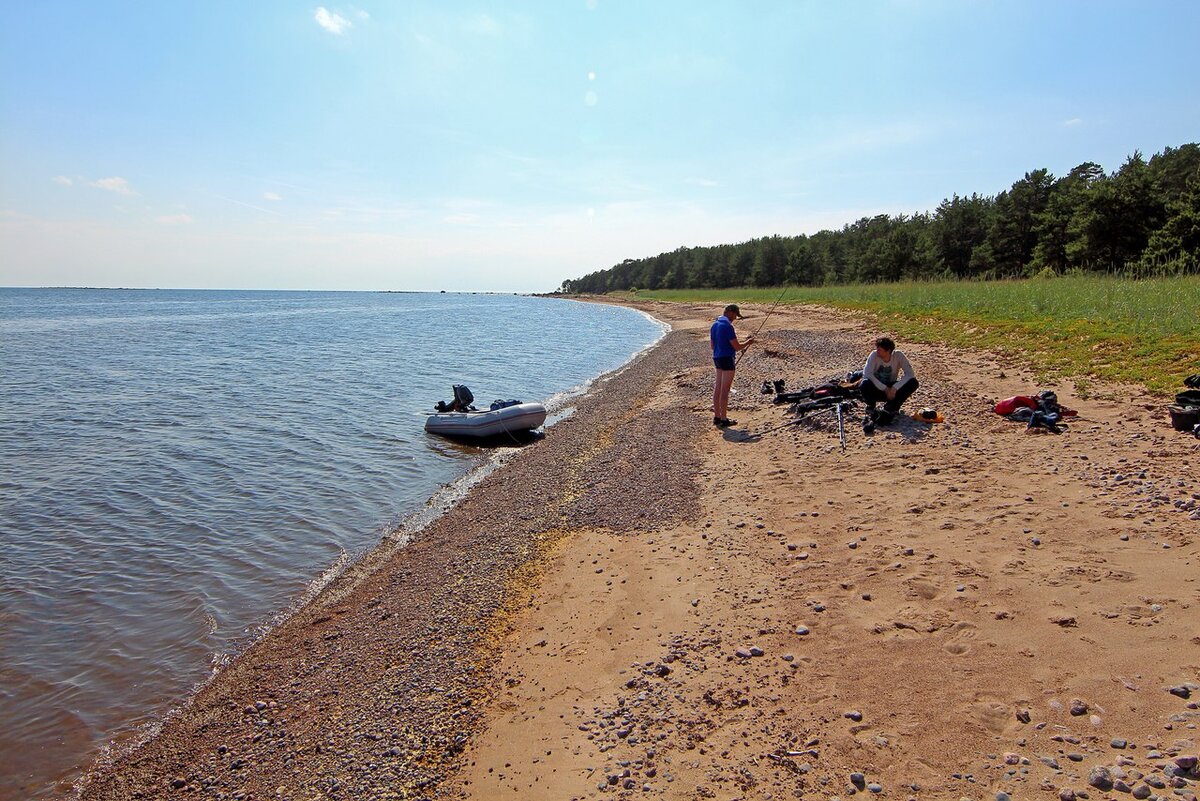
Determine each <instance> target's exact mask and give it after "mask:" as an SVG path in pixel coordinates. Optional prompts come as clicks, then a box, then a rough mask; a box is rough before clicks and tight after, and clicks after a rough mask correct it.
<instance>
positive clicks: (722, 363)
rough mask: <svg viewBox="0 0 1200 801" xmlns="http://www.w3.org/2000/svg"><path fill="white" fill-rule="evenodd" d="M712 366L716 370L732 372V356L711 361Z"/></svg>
mask: <svg viewBox="0 0 1200 801" xmlns="http://www.w3.org/2000/svg"><path fill="white" fill-rule="evenodd" d="M713 364H715V365H716V366H717V369H718V370H732V369H733V368H734V366H735V363H734V361H733V357H732V356H722V357H720V358H719V359H713Z"/></svg>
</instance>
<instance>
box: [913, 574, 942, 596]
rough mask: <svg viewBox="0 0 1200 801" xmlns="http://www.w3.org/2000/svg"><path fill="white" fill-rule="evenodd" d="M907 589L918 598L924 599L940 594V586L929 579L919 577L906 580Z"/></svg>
mask: <svg viewBox="0 0 1200 801" xmlns="http://www.w3.org/2000/svg"><path fill="white" fill-rule="evenodd" d="M908 588H909V590H910V591H911V592H912V593H913V594H915V595H916V596H917V597H918V598H924V599H925V600H926V601H932V600H933V599H934V598H936V597H938V595H940V594H941V588H940V587H938V586H937V585H936V584H934V583H933V582H930V581H923V580H921V579H912V580H910V581H909V582H908Z"/></svg>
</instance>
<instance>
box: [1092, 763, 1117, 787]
mask: <svg viewBox="0 0 1200 801" xmlns="http://www.w3.org/2000/svg"><path fill="white" fill-rule="evenodd" d="M1087 783H1088V784H1089V785H1090V786H1092V787H1095V788H1096V789H1097V790H1106V791H1107V790H1111V789H1112V788H1113V777H1112V772H1111V771H1109V769H1108V768H1106V767H1104V766H1103V765H1097V766H1096V767H1094V768H1092V769H1091V771H1089V772H1088V777H1087Z"/></svg>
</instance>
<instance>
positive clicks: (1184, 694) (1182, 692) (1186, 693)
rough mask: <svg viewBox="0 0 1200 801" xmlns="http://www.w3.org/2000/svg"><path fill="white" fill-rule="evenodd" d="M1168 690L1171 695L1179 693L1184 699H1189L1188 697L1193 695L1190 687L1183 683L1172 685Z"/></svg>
mask: <svg viewBox="0 0 1200 801" xmlns="http://www.w3.org/2000/svg"><path fill="white" fill-rule="evenodd" d="M1167 692H1169V693H1171V695H1177V696H1179V697H1180V698H1182V699H1184V700H1187V699H1188V698H1191V697H1192V691H1191V690H1190V689H1189V688H1187V687H1185V686H1183V685H1182V684H1181V685H1179V686H1178V687H1172V688H1171V689H1170V690H1168V691H1167Z"/></svg>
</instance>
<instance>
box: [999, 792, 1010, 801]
mask: <svg viewBox="0 0 1200 801" xmlns="http://www.w3.org/2000/svg"><path fill="white" fill-rule="evenodd" d="M996 801H1012V796H1011V795H1009V794H1008V793H1006V792H1004V791H1003V790H1001V791H999V792H998V793H996Z"/></svg>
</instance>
